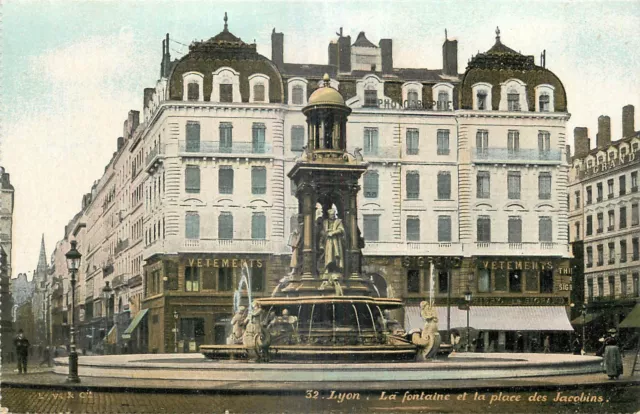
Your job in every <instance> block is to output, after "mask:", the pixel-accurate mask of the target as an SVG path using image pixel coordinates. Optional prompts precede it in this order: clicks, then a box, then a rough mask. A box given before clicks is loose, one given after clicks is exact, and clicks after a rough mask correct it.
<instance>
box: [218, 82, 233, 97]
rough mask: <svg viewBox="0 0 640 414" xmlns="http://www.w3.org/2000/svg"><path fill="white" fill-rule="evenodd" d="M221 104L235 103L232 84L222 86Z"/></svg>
mask: <svg viewBox="0 0 640 414" xmlns="http://www.w3.org/2000/svg"><path fill="white" fill-rule="evenodd" d="M220 102H233V85H232V84H230V83H222V84H220Z"/></svg>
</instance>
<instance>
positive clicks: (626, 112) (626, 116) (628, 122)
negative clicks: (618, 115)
mask: <svg viewBox="0 0 640 414" xmlns="http://www.w3.org/2000/svg"><path fill="white" fill-rule="evenodd" d="M634 118H635V108H634V107H633V105H627V106H624V107H623V108H622V138H626V137H630V136H633V135H635V133H636V127H635V124H634Z"/></svg>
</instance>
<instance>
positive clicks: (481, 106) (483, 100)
mask: <svg viewBox="0 0 640 414" xmlns="http://www.w3.org/2000/svg"><path fill="white" fill-rule="evenodd" d="M476 96H477V98H478V110H479V111H484V110H485V109H487V93H486V92H485V91H480V92H478V94H477V95H476Z"/></svg>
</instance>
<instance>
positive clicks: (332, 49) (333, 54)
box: [328, 42, 338, 66]
mask: <svg viewBox="0 0 640 414" xmlns="http://www.w3.org/2000/svg"><path fill="white" fill-rule="evenodd" d="M328 53H329V64H330V65H333V66H338V44H337V43H336V42H330V43H329V49H328Z"/></svg>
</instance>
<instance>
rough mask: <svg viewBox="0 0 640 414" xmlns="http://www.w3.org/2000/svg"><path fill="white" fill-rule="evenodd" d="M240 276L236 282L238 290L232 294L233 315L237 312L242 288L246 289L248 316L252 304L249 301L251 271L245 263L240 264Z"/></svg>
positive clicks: (250, 300)
mask: <svg viewBox="0 0 640 414" xmlns="http://www.w3.org/2000/svg"><path fill="white" fill-rule="evenodd" d="M241 273H242V276H241V277H240V281H239V282H238V288H237V289H236V291H235V292H234V294H233V313H234V314H235V313H236V312H238V309H239V308H240V301H241V300H242V286H243V285H244V287H245V288H246V289H247V296H248V298H249V306H248V308H249V314H251V311H252V309H251V303H252V302H253V301H252V299H251V271H250V270H249V266H248V265H247V263H246V262H244V263H242V268H241Z"/></svg>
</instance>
